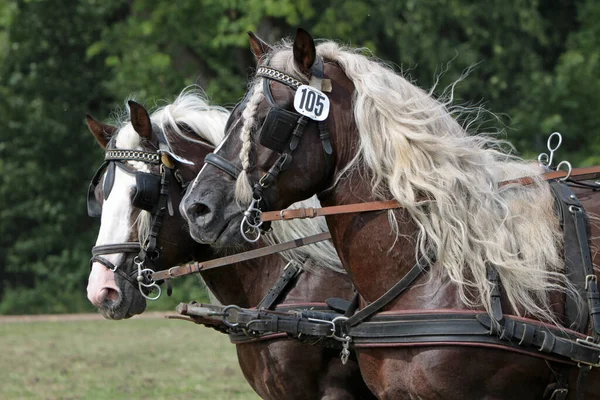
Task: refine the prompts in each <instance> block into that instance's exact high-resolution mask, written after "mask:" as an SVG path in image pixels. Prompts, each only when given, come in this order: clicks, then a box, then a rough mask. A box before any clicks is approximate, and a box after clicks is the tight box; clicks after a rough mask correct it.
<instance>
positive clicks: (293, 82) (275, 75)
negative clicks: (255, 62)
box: [256, 67, 306, 90]
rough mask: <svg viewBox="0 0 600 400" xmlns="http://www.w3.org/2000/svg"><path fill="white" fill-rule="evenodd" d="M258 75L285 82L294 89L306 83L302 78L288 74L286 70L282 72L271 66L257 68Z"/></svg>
mask: <svg viewBox="0 0 600 400" xmlns="http://www.w3.org/2000/svg"><path fill="white" fill-rule="evenodd" d="M256 76H258V77H262V78H267V79H272V80H274V81H277V82H280V83H283V84H284V85H287V86H289V87H291V88H292V89H294V90H296V89H298V88H299V87H300V86H302V85H305V84H306V83H303V82H301V81H300V80H298V79H296V78H294V77H293V76H291V75H288V74H286V73H285V72H281V71H279V70H276V69H274V68H270V67H260V68H258V69H257V70H256Z"/></svg>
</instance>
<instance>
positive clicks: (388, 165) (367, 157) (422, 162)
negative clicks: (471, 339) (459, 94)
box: [241, 41, 575, 321]
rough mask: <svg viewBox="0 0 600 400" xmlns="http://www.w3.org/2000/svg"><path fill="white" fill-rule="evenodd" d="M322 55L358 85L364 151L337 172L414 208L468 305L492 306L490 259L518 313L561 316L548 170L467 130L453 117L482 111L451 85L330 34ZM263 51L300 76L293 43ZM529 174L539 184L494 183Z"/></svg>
mask: <svg viewBox="0 0 600 400" xmlns="http://www.w3.org/2000/svg"><path fill="white" fill-rule="evenodd" d="M317 54H318V55H319V56H321V57H323V59H324V60H325V62H332V63H336V64H337V65H339V66H340V67H341V68H342V69H343V71H344V72H345V74H346V75H347V76H348V78H349V79H351V80H352V82H353V83H354V86H355V92H354V98H353V106H354V110H353V111H354V119H355V123H356V125H357V128H358V134H359V139H360V148H359V150H358V152H357V154H356V156H355V158H354V160H353V161H352V162H351V163H350V164H349V165H347V166H345V168H344V170H343V171H342V173H341V175H343V174H346V173H349V172H350V171H353V170H357V169H360V170H362V171H364V172H366V175H367V176H369V177H370V179H371V182H370V183H371V186H372V192H373V195H374V197H375V198H378V199H390V197H393V198H394V199H396V200H397V201H398V202H399V203H400V204H401V205H402V206H403V207H404V208H405V209H406V210H408V212H409V213H410V215H411V216H412V219H413V220H414V222H415V223H416V225H417V227H418V232H417V248H416V250H417V253H420V254H427V253H428V251H433V252H434V253H435V260H437V263H438V264H439V265H441V266H443V267H444V268H445V271H446V272H447V274H448V276H449V277H450V279H451V280H452V281H453V282H454V283H455V285H456V287H457V290H458V293H459V295H460V298H461V300H462V301H463V303H464V304H465V305H467V306H469V307H481V306H483V307H484V308H485V309H486V310H487V311H488V312H490V310H491V303H490V293H491V290H492V286H491V284H490V282H489V281H488V279H487V266H488V265H489V264H491V265H493V266H494V267H495V268H496V269H497V271H498V273H499V276H500V279H501V282H502V288H503V290H504V292H505V294H506V296H507V298H508V300H509V302H510V303H511V305H512V307H513V309H514V310H515V311H516V312H517V313H519V310H522V311H523V312H524V313H527V314H530V315H534V316H537V317H539V318H542V319H545V320H549V321H555V319H554V318H553V314H552V311H551V308H550V299H549V293H550V291H552V290H562V291H569V292H571V294H573V293H572V292H573V291H572V288H571V287H570V286H569V284H568V282H566V280H565V277H564V274H563V270H564V262H563V260H562V259H561V250H562V249H561V246H562V239H561V232H560V227H559V223H558V221H557V219H556V218H555V217H554V213H553V197H552V195H551V193H550V190H549V187H548V184H547V182H545V181H544V180H543V179H542V178H541V176H540V175H541V173H542V172H543V171H542V169H541V168H540V167H539V166H538V165H537V164H534V163H530V162H526V161H524V160H521V159H519V158H517V157H516V156H514V155H511V154H510V153H508V152H506V151H505V150H503V145H504V144H505V143H504V142H503V141H501V140H499V139H497V138H495V137H493V136H490V135H482V134H478V135H470V134H469V133H468V132H467V129H465V128H464V127H463V126H466V127H469V126H471V123H470V122H469V120H468V118H467V119H466V122H465V123H464V124H463V125H461V124H460V123H459V122H457V120H465V118H463V117H465V115H467V117H468V115H469V112H471V113H472V112H473V111H475V113H476V111H477V110H476V109H475V110H470V109H468V108H465V107H453V106H452V104H451V103H452V100H453V99H452V94H453V87H451V88H450V89H449V90H448V91H447V92H446V96H445V97H442V98H441V99H436V98H435V97H434V96H433V93H432V92H433V90H432V91H430V92H426V91H424V90H422V89H420V88H418V87H416V86H415V85H413V84H412V83H410V82H409V81H408V80H406V79H405V78H404V77H402V76H401V75H399V74H397V73H395V72H394V71H393V70H392V69H391V68H389V67H387V66H385V65H384V64H383V63H381V62H379V61H376V60H373V59H370V58H367V57H366V56H364V55H362V54H361V49H350V48H344V47H341V46H339V45H338V44H336V43H334V42H331V41H325V42H322V43H320V44H319V45H317ZM267 57H268V58H269V60H270V61H269V63H270V66H272V67H274V68H277V69H280V70H282V71H285V72H287V73H289V74H292V75H295V76H302V74H301V73H300V71H298V70H297V69H296V68H294V62H293V55H292V51H291V46H290V45H289V43H286V42H284V43H283V44H282V45H280V46H278V47H276V48H275V49H274V51H273V52H272V53H271V54H269V55H268V56H267ZM305 78H306V77H305ZM262 79H263V78H258V79H257V80H256V81H255V83H254V85H255V87H260V86H262V83H261V82H262ZM259 96H260V95H256V97H257V99H258V98H259ZM250 101H252V99H251V100H250ZM471 122H472V119H471ZM242 133H244V132H242ZM242 139H244V137H242ZM241 157H244V155H243V154H242V155H241ZM341 175H340V176H341ZM363 175H365V174H363ZM523 176H531V177H533V183H532V184H531V185H528V186H521V185H507V186H502V187H501V188H499V187H498V183H499V182H501V181H503V180H507V179H514V178H518V177H523ZM338 179H339V177H338ZM367 179H368V178H367ZM392 220H393V218H392ZM393 222H394V223H397V222H395V221H393ZM417 256H418V255H417ZM573 295H575V294H573Z"/></svg>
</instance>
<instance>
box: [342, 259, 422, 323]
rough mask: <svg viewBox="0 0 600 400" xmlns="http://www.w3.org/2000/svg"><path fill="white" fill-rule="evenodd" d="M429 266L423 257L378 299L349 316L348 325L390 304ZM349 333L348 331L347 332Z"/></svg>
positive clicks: (359, 321)
mask: <svg viewBox="0 0 600 400" xmlns="http://www.w3.org/2000/svg"><path fill="white" fill-rule="evenodd" d="M428 268H429V263H428V262H426V259H425V258H424V257H422V258H421V259H419V261H418V262H417V263H416V264H415V265H414V266H413V267H412V268H411V269H410V271H408V273H407V274H406V275H404V276H403V277H402V279H400V280H399V281H398V282H397V283H396V284H395V285H394V286H392V287H391V289H389V290H388V291H387V292H385V293H384V294H383V295H382V296H381V297H379V298H378V299H377V300H375V301H374V302H372V303H371V304H369V305H368V306H366V307H365V308H363V309H361V310H360V311H358V312H357V313H356V314H354V315H353V316H352V317H350V318H348V320H347V321H346V322H345V325H346V326H347V327H353V326H356V325H358V324H359V323H361V322H363V321H364V320H365V319H367V318H369V317H371V316H372V315H373V314H375V313H377V312H378V311H381V309H382V308H383V307H385V306H386V305H388V304H389V303H390V302H391V301H392V300H394V299H395V298H396V297H398V296H400V294H402V292H404V291H405V290H406V289H408V288H409V287H410V285H412V284H413V282H414V281H415V280H416V279H417V278H418V277H419V276H421V275H422V274H423V273H424V272H425V271H427V269H428ZM346 333H347V332H346Z"/></svg>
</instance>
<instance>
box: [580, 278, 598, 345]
mask: <svg viewBox="0 0 600 400" xmlns="http://www.w3.org/2000/svg"><path fill="white" fill-rule="evenodd" d="M590 282H598V278H597V277H596V275H594V274H590V275H586V276H585V290H588V286H589V283H590ZM577 340H579V339H577Z"/></svg>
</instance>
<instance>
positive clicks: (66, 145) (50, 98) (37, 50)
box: [0, 0, 114, 312]
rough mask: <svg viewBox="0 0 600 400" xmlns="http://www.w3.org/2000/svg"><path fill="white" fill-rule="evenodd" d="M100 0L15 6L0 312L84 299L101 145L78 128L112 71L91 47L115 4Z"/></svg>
mask: <svg viewBox="0 0 600 400" xmlns="http://www.w3.org/2000/svg"><path fill="white" fill-rule="evenodd" d="M98 3H99V2H95V1H92V0H89V1H83V0H82V1H76V2H75V1H52V2H49V1H30V2H22V1H21V2H17V3H16V4H11V5H10V9H9V14H10V23H8V24H7V25H8V26H7V30H6V31H5V35H7V38H8V40H9V44H10V45H9V46H8V49H7V50H8V51H7V52H6V53H4V55H3V57H2V64H1V66H0V76H2V77H3V79H2V82H3V85H2V86H1V88H0V90H1V96H0V110H2V114H1V115H2V124H1V125H2V126H3V129H2V130H0V143H1V145H0V160H1V162H0V202H1V206H0V249H2V252H1V253H0V276H1V277H2V278H1V279H2V285H1V286H0V288H1V289H0V290H2V291H1V292H0V295H2V296H3V297H4V303H3V307H2V309H0V311H4V312H28V311H35V312H44V311H66V310H68V309H69V308H70V307H73V306H72V305H71V303H72V300H73V299H80V298H84V294H85V277H86V276H87V273H88V268H87V258H88V256H89V248H90V244H91V243H93V231H92V230H90V225H91V224H90V220H89V218H88V217H87V215H86V211H85V210H86V208H85V193H86V185H87V179H88V177H89V176H90V175H91V173H92V169H93V166H94V165H93V164H95V162H94V163H92V162H90V161H91V160H97V159H99V158H100V154H101V153H100V151H99V149H97V148H96V147H97V146H96V145H95V144H94V140H93V139H92V137H91V135H83V134H82V132H83V127H84V125H83V116H84V113H85V112H86V111H97V110H98V109H104V108H105V107H106V104H107V103H108V102H109V98H108V97H107V95H106V92H105V91H103V90H102V82H103V81H104V80H105V79H106V78H107V73H106V70H105V69H104V68H103V64H102V63H101V62H100V61H99V60H88V59H86V50H87V47H88V46H89V45H90V44H91V43H93V42H94V41H95V40H97V38H98V37H99V35H100V32H101V29H102V28H103V27H104V25H105V24H106V20H107V16H112V14H113V11H114V10H112V9H111V8H109V7H104V6H101V5H100V4H98ZM103 4H104V3H103ZM5 7H6V5H5ZM6 10H7V9H6V8H4V11H5V12H6ZM5 15H6V14H5ZM5 26H6V25H5ZM17 288H19V290H20V291H18V292H17ZM23 288H26V289H28V290H21V289H23ZM76 304H78V305H79V307H81V306H83V305H85V303H84V302H82V301H76ZM29 307H34V308H33V309H29Z"/></svg>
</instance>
